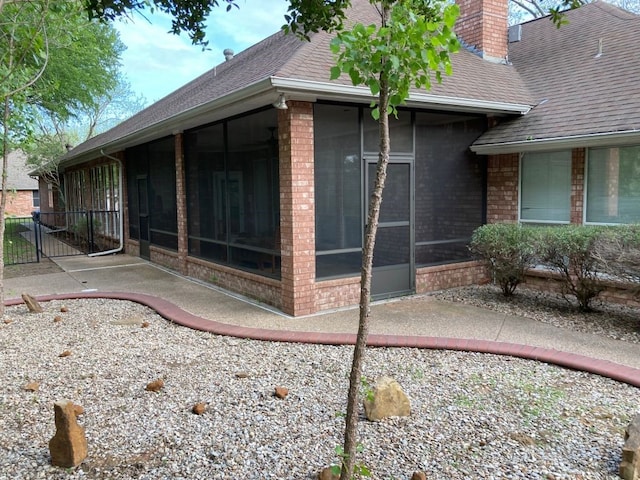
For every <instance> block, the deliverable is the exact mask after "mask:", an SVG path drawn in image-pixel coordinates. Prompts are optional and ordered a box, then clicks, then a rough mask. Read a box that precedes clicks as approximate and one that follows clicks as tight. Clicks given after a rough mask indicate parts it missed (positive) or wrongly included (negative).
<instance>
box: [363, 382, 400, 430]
mask: <svg viewBox="0 0 640 480" xmlns="http://www.w3.org/2000/svg"><path fill="white" fill-rule="evenodd" d="M363 403H364V411H365V414H366V415H367V418H368V419H369V420H371V421H378V420H382V419H384V418H387V417H407V416H409V415H410V414H411V404H410V403H409V398H408V397H407V395H406V394H405V393H404V392H403V391H402V388H401V387H400V384H399V383H398V382H397V381H396V380H394V379H393V378H391V377H381V378H380V379H378V381H377V382H376V384H375V386H374V387H373V396H372V398H365V399H364V402H363Z"/></svg>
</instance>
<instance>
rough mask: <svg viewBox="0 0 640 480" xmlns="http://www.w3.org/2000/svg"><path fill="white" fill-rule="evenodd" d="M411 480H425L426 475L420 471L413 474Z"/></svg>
mask: <svg viewBox="0 0 640 480" xmlns="http://www.w3.org/2000/svg"><path fill="white" fill-rule="evenodd" d="M411 480H427V474H426V473H424V472H421V471H417V472H413V475H411Z"/></svg>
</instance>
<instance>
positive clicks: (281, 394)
mask: <svg viewBox="0 0 640 480" xmlns="http://www.w3.org/2000/svg"><path fill="white" fill-rule="evenodd" d="M273 394H274V395H275V396H276V397H278V398H280V399H284V398H286V396H287V395H289V389H288V388H285V387H276V388H275V391H274V392H273Z"/></svg>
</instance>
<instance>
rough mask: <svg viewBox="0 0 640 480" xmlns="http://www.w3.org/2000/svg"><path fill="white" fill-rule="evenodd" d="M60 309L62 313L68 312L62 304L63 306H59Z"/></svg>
mask: <svg viewBox="0 0 640 480" xmlns="http://www.w3.org/2000/svg"><path fill="white" fill-rule="evenodd" d="M60 311H61V312H62V313H66V312H68V311H69V309H68V308H67V307H66V306H65V305H63V306H61V307H60Z"/></svg>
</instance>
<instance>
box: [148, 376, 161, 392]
mask: <svg viewBox="0 0 640 480" xmlns="http://www.w3.org/2000/svg"><path fill="white" fill-rule="evenodd" d="M162 387H164V380H162V379H161V378H158V379H157V380H154V381H153V382H151V383H148V384H147V386H146V387H144V389H145V390H147V391H149V392H159V391H160V390H162Z"/></svg>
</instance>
